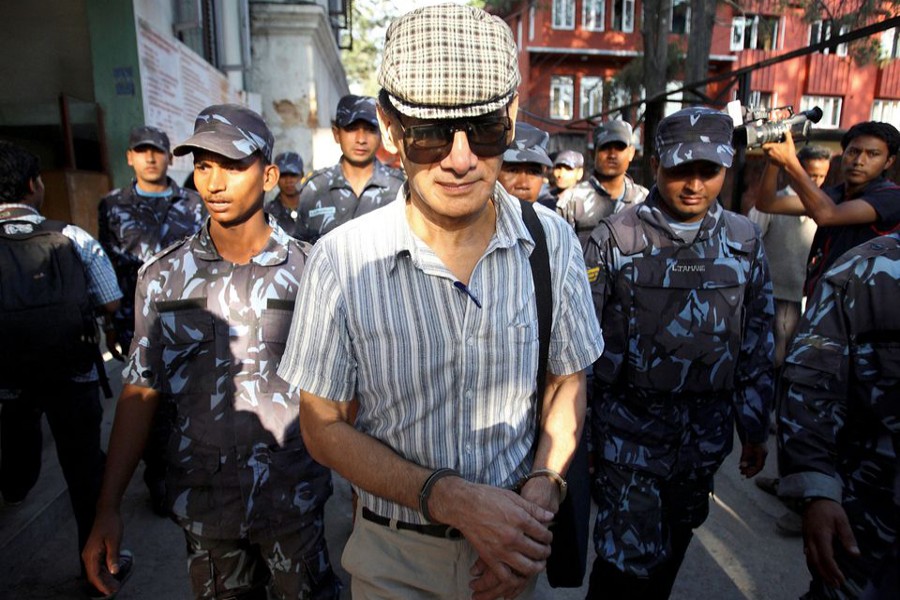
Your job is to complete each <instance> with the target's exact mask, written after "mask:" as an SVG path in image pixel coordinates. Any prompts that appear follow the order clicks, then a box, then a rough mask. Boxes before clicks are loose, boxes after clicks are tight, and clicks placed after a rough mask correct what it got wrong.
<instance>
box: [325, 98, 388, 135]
mask: <svg viewBox="0 0 900 600" xmlns="http://www.w3.org/2000/svg"><path fill="white" fill-rule="evenodd" d="M356 121H365V122H366V123H369V124H370V125H374V126H375V127H378V115H377V114H376V113H375V98H372V97H371V96H354V95H353V94H348V95H346V96H344V97H343V98H341V100H340V102H338V105H337V115H336V116H335V117H334V123H335V125H337V126H338V127H346V126H347V125H350V124H351V123H355V122H356Z"/></svg>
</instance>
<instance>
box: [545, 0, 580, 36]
mask: <svg viewBox="0 0 900 600" xmlns="http://www.w3.org/2000/svg"><path fill="white" fill-rule="evenodd" d="M560 6H562V7H563V8H564V9H565V12H566V13H567V14H564V15H563V18H562V19H560V18H558V17H559V11H558V10H557V9H558V8H559V7H560ZM550 27H551V29H557V30H562V31H572V30H574V29H575V0H553V4H552V5H551V7H550Z"/></svg>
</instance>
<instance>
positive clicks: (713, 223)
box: [637, 185, 725, 242]
mask: <svg viewBox="0 0 900 600" xmlns="http://www.w3.org/2000/svg"><path fill="white" fill-rule="evenodd" d="M661 203H662V199H661V198H660V197H659V191H658V190H657V189H656V186H655V185H654V186H653V187H652V188H651V189H650V195H649V196H647V199H646V200H644V202H643V203H642V204H638V205H637V211H638V217H640V219H641V220H642V221H644V222H646V223H648V224H649V225H651V226H652V227H655V228H657V229H660V230H662V231H663V232H665V234H666V236H667V237H668V238H670V239H672V240H675V241H681V236H680V235H678V234H677V233H675V232H674V231H673V230H672V228H671V227H670V226H669V222H668V220H667V218H666V214H665V213H664V212H663V209H662V208H660V204H661ZM723 210H725V209H723V208H722V205H721V204H719V200H718V199H716V200H715V201H714V202H713V203H712V204H711V205H710V207H709V210H708V211H707V212H706V214H705V215H704V216H703V221H702V222H701V223H700V231H699V232H698V233H697V237H696V238H694V241H695V242H702V241H704V240H708V239H709V238H710V237H711V236H712V234H713V232H714V231H715V230H716V227H717V225H718V224H719V221H720V220H721V217H722V211H723Z"/></svg>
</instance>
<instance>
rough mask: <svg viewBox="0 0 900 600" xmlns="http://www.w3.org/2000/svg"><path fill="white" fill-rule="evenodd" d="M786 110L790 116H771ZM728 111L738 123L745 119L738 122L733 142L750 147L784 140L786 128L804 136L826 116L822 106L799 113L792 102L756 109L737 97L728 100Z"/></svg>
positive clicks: (735, 144) (737, 145) (795, 134)
mask: <svg viewBox="0 0 900 600" xmlns="http://www.w3.org/2000/svg"><path fill="white" fill-rule="evenodd" d="M738 111H739V112H738ZM783 111H787V114H788V116H787V117H786V118H783V119H780V120H774V119H771V118H770V116H769V115H770V114H772V113H779V112H783ZM728 113H729V114H730V115H731V117H732V119H733V120H734V121H735V123H738V122H741V123H742V124H741V125H736V126H735V128H734V136H733V138H732V142H731V145H732V146H734V147H735V148H741V147H743V148H747V149H748V150H750V149H752V148H759V147H761V146H762V145H763V144H767V143H769V142H776V143H777V142H783V141H784V134H785V132H786V131H790V132H791V136H793V138H794V139H795V140H797V139H804V138H806V137H808V136H809V130H810V128H811V127H812V125H813V123H818V122H819V121H821V120H822V114H823V113H822V109H821V108H819V107H818V106H814V107H812V108H810V109H809V110H804V111H802V112H798V113H795V112H794V109H793V108H792V107H790V106H785V107H783V108H776V109H773V110H768V109H753V108H747V107H744V106H741V105H740V103H739V102H737V101H734V102H729V103H728Z"/></svg>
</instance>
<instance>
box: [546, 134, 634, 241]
mask: <svg viewBox="0 0 900 600" xmlns="http://www.w3.org/2000/svg"><path fill="white" fill-rule="evenodd" d="M593 138H594V172H593V174H592V175H591V178H590V179H588V180H587V181H582V182H581V183H578V184H576V185H575V186H573V187H571V188H569V189H568V190H566V191H565V192H563V193H562V194H561V195H560V197H559V200H558V201H557V203H556V207H557V211H559V213H560V214H561V215H562V216H563V217H565V219H566V220H567V221H568V222H569V223H571V224H572V225H574V226H575V231H576V232H577V233H578V239H579V240H581V243H582V245H584V244H585V243H586V242H587V239H588V238H589V237H590V236H591V231H593V230H594V227H596V226H597V223H599V222H600V220H601V219H604V218H606V217H608V216H610V215H612V214H614V213H618V212H621V211H623V210H625V209H626V208H628V207H630V206H632V205H634V204H637V203H639V202H643V201H644V198H646V197H647V188H645V187H644V186H642V185H638V184H636V183H635V182H634V180H633V179H632V178H631V177H630V176H629V175H628V166H629V165H630V164H631V161H632V159H633V158H634V141H633V138H634V132H633V131H632V129H631V125H629V124H628V123H627V122H625V121H619V120H615V121H607V122H605V123H601V124H600V125H597V127H596V128H595V129H594V134H593Z"/></svg>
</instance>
